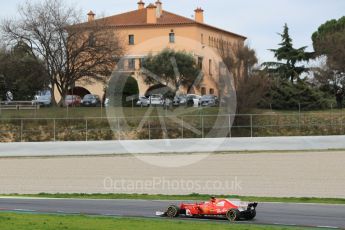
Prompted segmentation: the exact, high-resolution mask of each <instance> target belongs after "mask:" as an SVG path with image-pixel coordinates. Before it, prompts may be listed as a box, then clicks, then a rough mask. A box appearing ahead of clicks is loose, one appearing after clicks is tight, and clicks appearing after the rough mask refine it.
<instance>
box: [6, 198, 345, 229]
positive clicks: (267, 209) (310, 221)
mask: <svg viewBox="0 0 345 230" xmlns="http://www.w3.org/2000/svg"><path fill="white" fill-rule="evenodd" d="M178 203H179V202H174V201H146V200H85V199H26V198H25V199H22V198H0V210H1V211H16V212H40V213H62V214H63V213H65V214H86V215H102V216H126V217H154V215H155V212H156V211H163V210H165V209H166V207H167V206H169V205H170V204H178ZM157 218H160V217H157ZM210 221H211V220H210ZM224 221H226V220H224ZM249 223H253V224H279V225H298V226H306V227H307V226H310V227H325V228H326V227H329V228H345V205H323V204H285V203H259V205H258V208H257V216H256V218H255V219H254V220H253V221H250V222H249Z"/></svg>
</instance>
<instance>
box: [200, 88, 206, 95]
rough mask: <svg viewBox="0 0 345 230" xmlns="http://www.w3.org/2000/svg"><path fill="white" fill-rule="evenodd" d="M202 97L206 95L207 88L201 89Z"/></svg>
mask: <svg viewBox="0 0 345 230" xmlns="http://www.w3.org/2000/svg"><path fill="white" fill-rule="evenodd" d="M201 95H202V96H204V95H206V88H205V87H201Z"/></svg>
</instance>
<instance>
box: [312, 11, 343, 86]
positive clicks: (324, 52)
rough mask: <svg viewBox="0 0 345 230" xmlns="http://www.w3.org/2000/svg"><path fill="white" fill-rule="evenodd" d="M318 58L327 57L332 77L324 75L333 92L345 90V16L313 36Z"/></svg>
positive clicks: (324, 26)
mask: <svg viewBox="0 0 345 230" xmlns="http://www.w3.org/2000/svg"><path fill="white" fill-rule="evenodd" d="M312 40H313V46H314V49H315V52H316V55H317V56H325V57H326V65H327V69H328V70H329V71H330V72H331V75H333V76H331V77H330V75H329V74H328V75H324V76H325V78H326V79H328V81H327V82H328V83H329V84H330V85H332V86H333V91H334V90H335V91H336V90H337V89H338V88H339V87H341V88H343V89H344V88H345V61H344V60H345V16H344V17H342V18H340V19H339V20H330V21H327V22H326V23H324V24H322V25H321V26H320V27H319V28H318V30H317V31H316V32H315V33H314V34H313V35H312Z"/></svg>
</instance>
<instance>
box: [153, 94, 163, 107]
mask: <svg viewBox="0 0 345 230" xmlns="http://www.w3.org/2000/svg"><path fill="white" fill-rule="evenodd" d="M149 102H150V105H151V106H152V105H153V106H157V105H158V106H163V105H164V98H163V95H161V94H152V95H151V96H150V97H149Z"/></svg>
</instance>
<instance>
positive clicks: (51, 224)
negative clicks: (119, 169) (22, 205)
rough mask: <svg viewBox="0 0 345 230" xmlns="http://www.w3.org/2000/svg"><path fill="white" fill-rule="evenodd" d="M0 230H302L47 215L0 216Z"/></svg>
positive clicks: (175, 221) (9, 214)
mask: <svg viewBox="0 0 345 230" xmlns="http://www.w3.org/2000/svg"><path fill="white" fill-rule="evenodd" d="M0 229H4V230H5V229H6V230H12V229H13V230H21V229H25V230H48V229H49V230H51V229H73V230H81V229H102V230H107V229H109V230H110V229H117V230H122V229H125V230H132V229H135V230H136V229H140V230H145V229H148V230H155V229H165V230H170V229H171V230H176V229H181V230H184V229H186V230H194V229H195V230H209V229H213V230H218V229H219V230H220V229H222V230H225V229H234V230H245V229H249V230H261V229H268V230H283V229H302V228H293V227H283V226H267V225H246V224H230V223H225V222H224V223H216V222H198V221H183V220H167V219H165V220H163V219H157V220H153V219H140V218H111V217H95V216H79V215H68V216H66V215H47V214H39V215H38V214H22V213H0Z"/></svg>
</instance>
